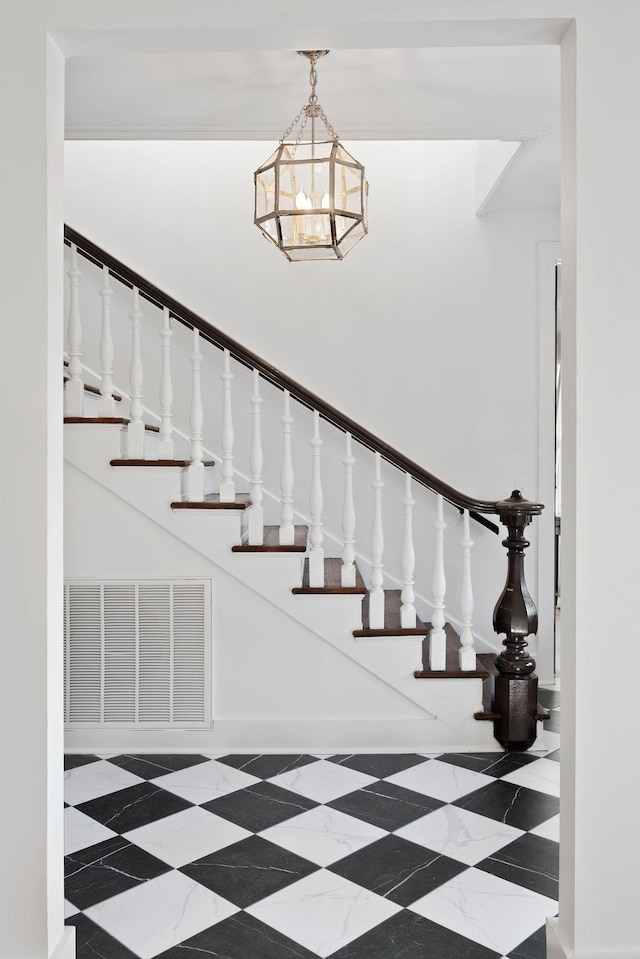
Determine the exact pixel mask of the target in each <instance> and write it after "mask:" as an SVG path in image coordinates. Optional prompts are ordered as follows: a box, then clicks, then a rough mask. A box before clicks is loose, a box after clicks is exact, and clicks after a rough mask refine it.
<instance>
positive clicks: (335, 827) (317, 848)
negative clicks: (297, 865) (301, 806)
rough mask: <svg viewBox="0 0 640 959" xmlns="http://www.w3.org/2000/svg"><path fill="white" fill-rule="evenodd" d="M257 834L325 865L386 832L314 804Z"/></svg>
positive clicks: (356, 849)
mask: <svg viewBox="0 0 640 959" xmlns="http://www.w3.org/2000/svg"><path fill="white" fill-rule="evenodd" d="M259 835H260V836H262V838H263V839H268V840H269V841H270V842H273V843H275V844H276V845H277V846H284V848H285V849H288V850H289V851H290V852H295V853H297V854H298V855H299V856H303V857H304V858H305V859H310V860H311V862H315V863H317V864H318V865H319V866H328V865H330V864H331V863H332V862H337V861H338V859H343V858H344V857H345V856H348V855H349V854H350V853H352V852H357V851H358V849H364V847H365V846H368V845H369V844H370V843H372V842H375V840H376V839H382V837H383V836H386V835H387V832H386V831H385V830H384V829H378V827H377V826H372V825H370V823H367V822H362V820H360V819H354V817H353V816H347V815H346V814H345V813H342V812H338V810H337V809H329V807H328V806H316V808H315V809H310V810H309V811H308V812H305V813H302V814H301V815H300V816H294V817H293V819H287V821H286V822H283V823H280V825H278V826H271V827H270V828H269V829H265V830H264V831H263V832H261V833H260V834H259Z"/></svg>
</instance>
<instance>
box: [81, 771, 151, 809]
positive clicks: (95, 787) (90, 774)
mask: <svg viewBox="0 0 640 959" xmlns="http://www.w3.org/2000/svg"><path fill="white" fill-rule="evenodd" d="M142 782H144V779H141V778H140V776H134V775H133V773H130V772H127V770H126V769H120V767H119V766H114V765H113V763H108V762H105V760H103V759H101V760H98V762H95V763H87V764H86V765H85V766H76V768H75V769H68V770H67V772H65V774H64V798H65V801H66V802H68V803H69V804H70V805H71V806H77V805H78V804H79V803H82V802H88V801H89V800H90V799H97V798H98V797H99V796H107V795H109V793H114V792H117V790H118V789H126V788H127V787H128V786H135V785H136V784H137V783H142Z"/></svg>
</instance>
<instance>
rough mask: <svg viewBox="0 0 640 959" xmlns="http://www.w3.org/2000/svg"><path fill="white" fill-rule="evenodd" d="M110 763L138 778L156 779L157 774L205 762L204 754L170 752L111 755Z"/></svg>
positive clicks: (164, 774) (164, 773)
mask: <svg viewBox="0 0 640 959" xmlns="http://www.w3.org/2000/svg"><path fill="white" fill-rule="evenodd" d="M109 762H110V763H113V764H114V765H115V766H120V768H121V769H126V770H127V772H130V773H133V775H134V776H139V777H140V779H156V777H157V776H166V775H167V774H168V773H175V772H178V771H179V770H181V769H188V768H189V766H197V765H198V764H199V763H206V762H207V757H206V756H198V755H193V756H189V755H187V754H184V755H183V754H181V753H171V754H170V755H142V756H127V755H123V756H113V757H111V758H110V759H109Z"/></svg>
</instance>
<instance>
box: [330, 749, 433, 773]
mask: <svg viewBox="0 0 640 959" xmlns="http://www.w3.org/2000/svg"><path fill="white" fill-rule="evenodd" d="M329 762H332V763H337V765H339V766H348V767H349V769H355V770H357V772H359V773H364V774H365V775H367V776H375V778H376V779H385V778H386V777H387V776H393V775H394V774H395V773H400V772H402V771H403V770H404V769H410V768H411V767H412V766H418V765H419V764H420V763H425V762H429V760H428V759H426V758H425V757H424V756H416V755H410V754H404V753H402V754H398V755H394V754H392V753H382V754H376V753H371V754H365V755H357V756H331V758H330V760H329Z"/></svg>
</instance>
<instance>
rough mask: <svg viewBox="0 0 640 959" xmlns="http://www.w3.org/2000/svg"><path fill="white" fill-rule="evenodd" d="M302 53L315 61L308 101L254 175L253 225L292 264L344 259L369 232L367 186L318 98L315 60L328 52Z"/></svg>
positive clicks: (360, 167) (361, 170)
mask: <svg viewBox="0 0 640 959" xmlns="http://www.w3.org/2000/svg"><path fill="white" fill-rule="evenodd" d="M298 53H299V54H300V55H301V56H303V57H307V58H308V60H309V61H310V62H311V70H310V75H309V82H310V84H311V93H310V95H309V101H308V103H306V104H305V105H304V106H303V107H302V108H301V110H300V112H299V113H298V115H297V116H296V117H295V118H294V119H293V120H292V121H291V123H290V124H289V126H288V127H287V129H286V130H285V132H284V133H283V134H282V137H281V138H280V144H279V146H278V148H277V150H276V151H275V153H273V154H272V155H271V156H270V157H269V159H268V160H266V161H265V163H263V164H262V166H260V167H259V168H258V169H257V170H256V172H255V173H254V181H255V217H254V223H255V224H256V226H258V227H259V228H260V229H261V230H262V233H263V234H264V236H266V237H267V239H268V240H271V242H272V243H273V244H274V245H275V246H277V247H278V249H279V250H281V251H282V252H283V253H284V255H285V256H286V258H287V259H288V260H290V261H291V262H294V261H298V260H342V259H343V257H345V256H346V254H347V253H348V252H349V250H350V249H351V248H352V247H353V246H355V244H356V243H357V242H358V240H360V239H362V237H363V236H364V235H365V233H366V232H367V195H368V192H369V184H368V183H367V181H366V179H365V175H364V167H363V166H362V164H361V163H359V162H358V161H357V160H356V159H355V158H354V157H352V156H351V154H350V153H348V152H347V150H345V148H344V147H343V145H342V144H341V143H340V140H339V139H338V134H337V133H336V131H335V130H334V129H333V127H332V126H331V124H330V123H329V121H328V120H327V117H326V114H325V112H324V110H323V108H322V107H321V106H320V103H319V102H318V96H317V94H316V84H317V82H318V75H317V72H316V64H317V62H318V59H319V58H320V57H323V56H325V54H327V53H329V51H328V50H298ZM320 121H322V124H323V125H324V131H322V128H321V133H322V136H323V137H325V138H324V139H316V133H317V127H318V126H319V125H320ZM309 127H310V130H309ZM305 131H306V135H307V137H308V136H309V132H310V134H311V138H310V139H303V136H304V135H305Z"/></svg>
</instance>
